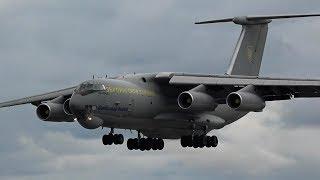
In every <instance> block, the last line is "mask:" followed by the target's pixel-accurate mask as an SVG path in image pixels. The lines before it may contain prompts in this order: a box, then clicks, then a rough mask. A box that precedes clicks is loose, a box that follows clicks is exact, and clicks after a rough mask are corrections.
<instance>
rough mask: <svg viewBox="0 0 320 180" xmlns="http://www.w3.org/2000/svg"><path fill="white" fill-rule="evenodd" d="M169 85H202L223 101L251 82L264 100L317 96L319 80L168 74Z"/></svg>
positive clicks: (220, 101) (319, 95)
mask: <svg viewBox="0 0 320 180" xmlns="http://www.w3.org/2000/svg"><path fill="white" fill-rule="evenodd" d="M168 78H169V84H171V85H175V86H186V87H195V86H198V85H200V84H203V85H205V86H206V87H208V90H210V92H209V93H210V94H211V95H212V96H213V97H214V98H215V99H216V100H217V101H218V103H220V104H223V103H225V99H226V97H227V96H228V95H229V94H230V93H232V92H235V91H238V90H240V89H242V88H243V87H245V86H248V85H253V86H254V87H256V91H257V94H259V95H260V96H261V97H262V98H263V99H264V100H265V101H277V100H289V99H291V98H293V97H294V98H310V97H320V79H284V78H265V77H252V76H222V75H197V74H183V73H182V74H181V73H180V74H171V76H168Z"/></svg>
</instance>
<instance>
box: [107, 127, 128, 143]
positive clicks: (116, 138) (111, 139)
mask: <svg viewBox="0 0 320 180" xmlns="http://www.w3.org/2000/svg"><path fill="white" fill-rule="evenodd" d="M113 133H114V131H113V128H112V129H111V131H110V133H109V134H106V135H104V136H103V137H102V143H103V144H104V145H112V144H115V145H121V144H123V142H124V137H123V135H122V134H113Z"/></svg>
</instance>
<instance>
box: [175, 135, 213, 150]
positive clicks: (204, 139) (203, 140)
mask: <svg viewBox="0 0 320 180" xmlns="http://www.w3.org/2000/svg"><path fill="white" fill-rule="evenodd" d="M180 142H181V146H182V147H184V148H185V147H193V148H203V147H208V148H210V147H217V145H218V138H217V136H205V135H202V136H198V135H195V136H182V137H181V141H180Z"/></svg>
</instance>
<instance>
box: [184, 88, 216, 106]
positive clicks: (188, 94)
mask: <svg viewBox="0 0 320 180" xmlns="http://www.w3.org/2000/svg"><path fill="white" fill-rule="evenodd" d="M203 89H204V86H203V85H200V86H198V87H196V88H194V89H192V90H190V91H185V92H183V93H181V94H180V95H179V96H178V105H179V107H180V108H181V109H184V110H190V111H212V110H214V109H215V108H216V103H215V101H214V99H213V98H212V96H210V95H209V94H207V93H205V91H204V90H203Z"/></svg>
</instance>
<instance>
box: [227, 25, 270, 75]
mask: <svg viewBox="0 0 320 180" xmlns="http://www.w3.org/2000/svg"><path fill="white" fill-rule="evenodd" d="M267 34H268V24H257V25H242V31H241V34H240V37H239V40H238V42H237V45H236V47H235V50H234V53H233V55H232V58H231V61H230V65H229V69H228V71H227V74H228V75H246V76H258V75H259V72H260V66H261V61H262V56H263V51H264V47H265V43H266V38H267Z"/></svg>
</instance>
